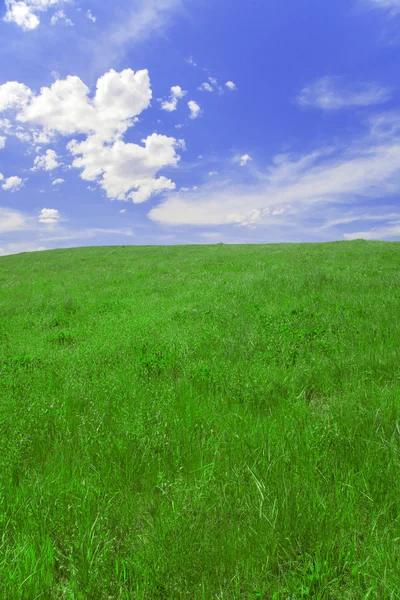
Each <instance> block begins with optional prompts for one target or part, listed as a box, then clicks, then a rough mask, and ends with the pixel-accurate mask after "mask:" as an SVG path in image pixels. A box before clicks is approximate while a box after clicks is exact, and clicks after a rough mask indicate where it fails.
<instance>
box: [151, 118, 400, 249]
mask: <svg viewBox="0 0 400 600" xmlns="http://www.w3.org/2000/svg"><path fill="white" fill-rule="evenodd" d="M392 119H393V120H394V119H395V115H392ZM376 120H377V121H378V118H377V119H376ZM379 122H380V123H381V122H382V119H380V120H379ZM239 177H240V175H239V174H238V175H237V178H238V180H237V181H232V180H231V181H229V180H228V181H217V182H215V181H209V182H208V183H206V184H204V185H202V186H201V187H199V189H198V190H197V191H196V192H194V193H191V194H190V198H189V197H188V198H186V195H185V194H179V193H174V194H169V196H168V197H167V198H166V199H165V200H163V201H162V202H161V203H160V204H159V205H158V206H156V207H155V208H153V209H151V210H150V212H149V213H148V217H149V218H150V219H151V220H152V221H155V222H158V223H162V224H164V225H195V226H203V225H213V226H221V225H234V226H235V227H239V226H240V227H243V226H245V227H249V228H251V229H254V228H255V227H256V226H264V227H265V226H270V227H272V231H273V232H275V231H277V229H276V225H277V224H278V223H279V231H280V235H283V233H282V232H284V231H285V228H286V230H287V231H288V232H289V236H290V231H291V230H292V228H293V227H294V226H298V228H299V230H302V231H303V232H304V231H305V230H307V229H309V230H310V231H311V232H312V233H315V232H316V231H317V232H318V229H317V228H316V229H314V230H312V229H310V223H311V222H312V223H315V222H318V219H319V220H320V221H321V223H322V226H321V227H320V229H322V228H323V223H324V221H326V220H327V217H328V216H331V215H332V214H333V216H336V217H337V223H341V222H343V219H346V218H348V217H349V216H350V217H351V220H352V221H354V222H355V221H362V220H363V219H365V214H366V208H365V205H363V200H364V201H365V202H371V201H373V200H378V199H379V204H377V203H376V202H375V205H376V206H377V207H378V206H379V210H377V211H376V212H377V213H379V212H382V213H383V214H384V215H385V214H386V216H385V217H384V218H385V219H387V220H388V221H389V218H391V219H392V220H391V221H390V222H389V225H388V226H387V230H386V233H387V232H388V231H390V235H399V234H400V214H398V215H395V216H397V221H394V220H393V218H392V217H393V216H392V215H390V214H389V215H388V214H387V213H388V212H389V211H388V210H387V207H385V199H388V206H389V207H390V199H391V198H392V197H393V196H397V195H398V194H399V193H400V114H398V115H397V129H396V130H394V125H393V126H392V128H388V127H386V128H385V129H382V128H381V129H379V128H378V129H377V126H376V124H375V126H374V123H372V124H371V127H370V131H369V132H368V134H367V135H365V136H364V137H363V138H356V139H354V140H353V141H352V142H351V143H349V145H348V147H347V148H346V149H345V150H341V151H338V150H335V148H321V149H317V150H316V151H315V152H312V153H310V154H308V155H304V156H300V157H297V158H295V157H292V156H290V155H287V154H283V155H278V156H275V158H274V159H273V160H272V163H271V166H270V168H269V169H268V170H267V171H266V172H258V174H257V175H256V176H255V177H254V181H253V183H248V182H246V183H245V184H244V183H242V182H241V181H240V179H239ZM347 205H350V206H351V209H349V210H350V211H351V212H350V215H349V214H348V212H347V213H346V206H347ZM381 218H383V217H382V215H381ZM332 220H333V221H334V220H335V219H332ZM302 223H304V227H303V228H302V227H301V225H302ZM379 231H381V232H382V231H383V230H382V229H376V230H374V233H373V237H375V238H377V237H378V238H379V235H380V234H379ZM349 235H350V234H349Z"/></svg>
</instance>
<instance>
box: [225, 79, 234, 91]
mask: <svg viewBox="0 0 400 600" xmlns="http://www.w3.org/2000/svg"><path fill="white" fill-rule="evenodd" d="M225 85H226V87H227V88H228V90H231V91H232V92H233V91H234V90H237V87H236V83H233V81H227V82H226V84H225Z"/></svg>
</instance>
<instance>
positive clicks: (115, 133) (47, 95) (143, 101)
mask: <svg viewBox="0 0 400 600" xmlns="http://www.w3.org/2000/svg"><path fill="white" fill-rule="evenodd" d="M6 85H7V84H6ZM1 88H2V86H0V94H1ZM151 97H152V93H151V89H150V79H149V74H148V71H147V70H142V71H137V72H136V73H134V72H133V71H132V69H125V70H124V71H122V72H121V73H117V72H116V71H114V69H111V70H110V71H108V73H106V74H105V75H103V76H102V77H100V78H99V79H98V81H97V86H96V94H95V97H94V98H93V100H92V99H90V98H89V88H88V87H87V86H86V85H85V84H84V83H83V81H81V79H79V77H77V76H72V75H69V76H68V77H67V78H66V79H62V80H58V81H55V82H54V83H53V84H52V86H51V87H50V88H42V89H41V90H40V94H39V95H37V96H32V97H31V100H30V103H29V104H28V105H27V106H25V107H24V109H23V110H22V111H20V112H19V113H18V114H17V117H16V118H17V121H20V122H22V123H31V124H36V125H41V126H42V127H44V128H45V129H46V130H54V131H57V132H59V133H61V134H62V135H73V134H75V133H87V134H96V135H98V136H99V137H101V139H103V140H104V141H111V140H112V139H115V138H117V137H120V136H121V135H123V134H124V133H125V131H126V130H127V129H128V127H130V126H131V125H133V123H134V117H136V116H137V115H138V114H140V113H141V112H142V111H143V110H144V109H145V108H147V107H148V106H149V104H150V99H151Z"/></svg>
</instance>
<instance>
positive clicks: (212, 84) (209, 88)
mask: <svg viewBox="0 0 400 600" xmlns="http://www.w3.org/2000/svg"><path fill="white" fill-rule="evenodd" d="M199 90H200V91H201V92H217V91H218V92H219V93H222V87H221V86H220V85H219V84H218V81H217V79H216V78H215V77H209V78H208V82H207V81H206V82H204V83H202V84H201V86H200V87H199Z"/></svg>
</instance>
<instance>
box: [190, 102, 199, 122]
mask: <svg viewBox="0 0 400 600" xmlns="http://www.w3.org/2000/svg"><path fill="white" fill-rule="evenodd" d="M188 107H189V110H190V118H191V119H197V117H199V116H200V115H201V108H200V106H199V105H198V104H197V102H195V101H194V100H190V102H188Z"/></svg>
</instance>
